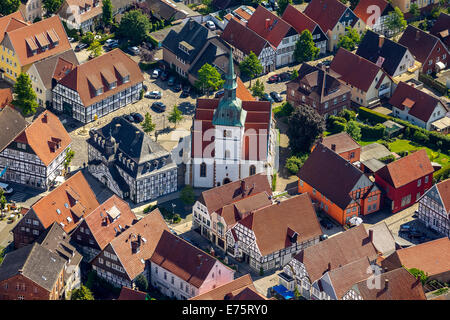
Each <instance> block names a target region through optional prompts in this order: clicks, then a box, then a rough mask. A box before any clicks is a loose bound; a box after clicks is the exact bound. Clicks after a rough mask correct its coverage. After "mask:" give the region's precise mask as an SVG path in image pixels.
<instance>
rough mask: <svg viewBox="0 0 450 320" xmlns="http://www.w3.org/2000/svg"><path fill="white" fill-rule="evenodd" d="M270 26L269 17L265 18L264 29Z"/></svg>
mask: <svg viewBox="0 0 450 320" xmlns="http://www.w3.org/2000/svg"><path fill="white" fill-rule="evenodd" d="M269 27H270V18H267V19H266V29H269Z"/></svg>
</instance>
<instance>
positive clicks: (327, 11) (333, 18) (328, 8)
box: [303, 0, 347, 33]
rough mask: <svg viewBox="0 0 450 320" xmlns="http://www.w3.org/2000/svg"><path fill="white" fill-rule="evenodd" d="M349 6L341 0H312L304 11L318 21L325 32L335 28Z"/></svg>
mask: <svg viewBox="0 0 450 320" xmlns="http://www.w3.org/2000/svg"><path fill="white" fill-rule="evenodd" d="M346 9H347V7H346V6H345V5H344V4H343V3H342V2H340V1H339V0H312V1H311V2H310V3H309V4H308V6H307V7H306V8H305V11H303V13H304V14H306V15H307V16H308V17H310V18H311V19H312V20H314V21H315V22H317V23H318V24H319V25H320V27H321V28H322V30H323V32H325V33H327V32H328V30H333V28H334V26H335V25H336V24H337V23H338V21H339V19H340V18H341V16H342V14H343V13H344V11H345V10H346Z"/></svg>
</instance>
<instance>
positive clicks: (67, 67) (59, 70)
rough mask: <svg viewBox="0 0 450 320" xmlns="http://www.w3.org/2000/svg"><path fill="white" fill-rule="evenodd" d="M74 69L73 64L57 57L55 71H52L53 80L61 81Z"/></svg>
mask: <svg viewBox="0 0 450 320" xmlns="http://www.w3.org/2000/svg"><path fill="white" fill-rule="evenodd" d="M74 68H75V64H73V63H72V62H70V61H67V60H65V59H63V58H61V57H59V58H58V61H57V62H56V66H55V70H54V71H53V79H55V80H56V81H59V80H61V79H62V78H64V77H65V76H66V75H67V73H69V72H70V71H72V70H73V69H74Z"/></svg>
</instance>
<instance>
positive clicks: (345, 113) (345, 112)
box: [339, 109, 356, 121]
mask: <svg viewBox="0 0 450 320" xmlns="http://www.w3.org/2000/svg"><path fill="white" fill-rule="evenodd" d="M339 117H342V118H345V120H347V121H352V120H356V113H355V111H352V110H349V109H342V110H341V112H339Z"/></svg>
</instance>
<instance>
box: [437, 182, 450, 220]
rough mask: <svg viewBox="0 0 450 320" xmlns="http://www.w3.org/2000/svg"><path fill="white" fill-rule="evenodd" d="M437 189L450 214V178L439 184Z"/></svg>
mask: <svg viewBox="0 0 450 320" xmlns="http://www.w3.org/2000/svg"><path fill="white" fill-rule="evenodd" d="M436 187H437V189H438V191H439V195H440V196H441V199H442V202H443V203H444V208H445V210H447V212H450V178H449V179H447V180H444V181H441V182H439V183H437V184H436Z"/></svg>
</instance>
